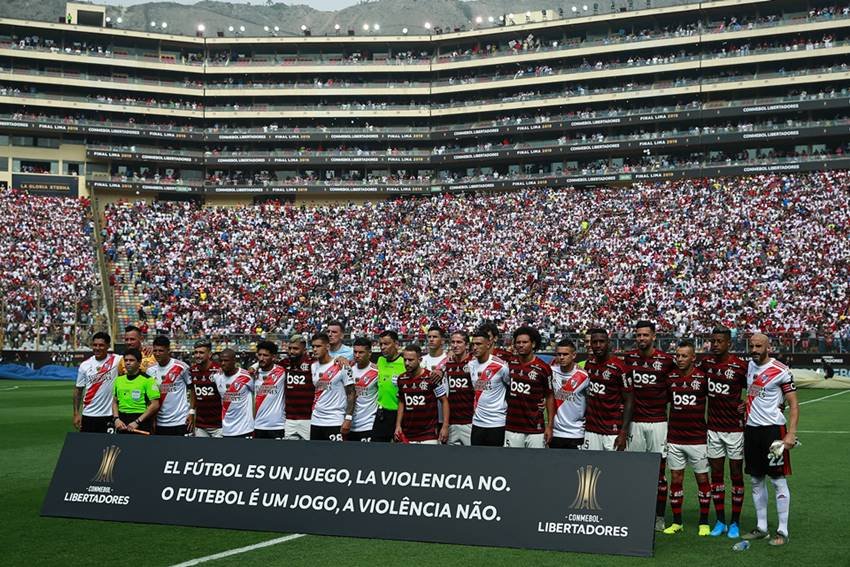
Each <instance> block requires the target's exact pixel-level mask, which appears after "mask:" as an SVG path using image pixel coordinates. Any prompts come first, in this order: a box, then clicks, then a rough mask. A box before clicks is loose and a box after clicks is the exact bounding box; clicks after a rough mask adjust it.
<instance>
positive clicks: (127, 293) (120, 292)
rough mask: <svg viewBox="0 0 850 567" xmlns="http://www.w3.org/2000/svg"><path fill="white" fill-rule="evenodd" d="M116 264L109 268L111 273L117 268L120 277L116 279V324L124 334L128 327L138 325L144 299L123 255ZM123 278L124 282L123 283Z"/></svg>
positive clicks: (114, 290)
mask: <svg viewBox="0 0 850 567" xmlns="http://www.w3.org/2000/svg"><path fill="white" fill-rule="evenodd" d="M116 260H117V261H116V262H115V264H111V265H110V266H109V268H108V269H109V271H110V273H113V272H114V271H115V268H116V267H117V268H118V270H119V275H117V276H116V277H115V287H114V288H113V293H114V294H115V295H114V297H115V322H116V323H117V327H118V332H119V333H122V331H123V329H124V327H126V326H127V325H131V324H132V325H135V324H137V323H138V320H139V316H138V310H139V304H140V303H142V297H141V295H140V294H138V293H136V289H135V286H134V285H133V281H132V279H131V278H130V275H129V274H130V264H129V262H128V261H127V258H126V257H125V256H124V255H123V254H119V256H118V258H117V259H116ZM122 276H123V280H124V282H123V283H121V280H122Z"/></svg>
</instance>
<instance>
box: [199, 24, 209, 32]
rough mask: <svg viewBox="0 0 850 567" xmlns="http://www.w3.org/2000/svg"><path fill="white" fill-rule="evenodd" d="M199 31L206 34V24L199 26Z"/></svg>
mask: <svg viewBox="0 0 850 567" xmlns="http://www.w3.org/2000/svg"><path fill="white" fill-rule="evenodd" d="M198 31H199V32H201V33H204V32H205V31H207V26H205V25H204V24H198Z"/></svg>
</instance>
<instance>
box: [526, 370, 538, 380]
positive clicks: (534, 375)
mask: <svg viewBox="0 0 850 567" xmlns="http://www.w3.org/2000/svg"><path fill="white" fill-rule="evenodd" d="M528 379H529V380H537V371H536V370H532V371H531V372H529V373H528Z"/></svg>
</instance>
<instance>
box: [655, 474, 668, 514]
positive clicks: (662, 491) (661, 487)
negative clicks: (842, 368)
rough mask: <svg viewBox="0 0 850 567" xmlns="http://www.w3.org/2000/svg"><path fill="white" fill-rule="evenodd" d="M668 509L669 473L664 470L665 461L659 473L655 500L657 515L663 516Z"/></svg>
mask: <svg viewBox="0 0 850 567" xmlns="http://www.w3.org/2000/svg"><path fill="white" fill-rule="evenodd" d="M666 509H667V474H666V471H665V470H664V462H663V461H662V463H661V470H660V471H659V473H658V496H657V499H656V501H655V515H656V516H663V515H664V511H665V510H666Z"/></svg>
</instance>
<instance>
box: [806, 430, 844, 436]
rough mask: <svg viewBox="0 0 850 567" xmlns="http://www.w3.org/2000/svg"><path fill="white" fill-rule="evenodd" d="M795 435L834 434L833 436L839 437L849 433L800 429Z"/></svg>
mask: <svg viewBox="0 0 850 567" xmlns="http://www.w3.org/2000/svg"><path fill="white" fill-rule="evenodd" d="M797 433H817V434H821V433H835V434H839V435H846V434H848V433H850V431H815V430H814V429H800V430H798V431H797Z"/></svg>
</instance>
